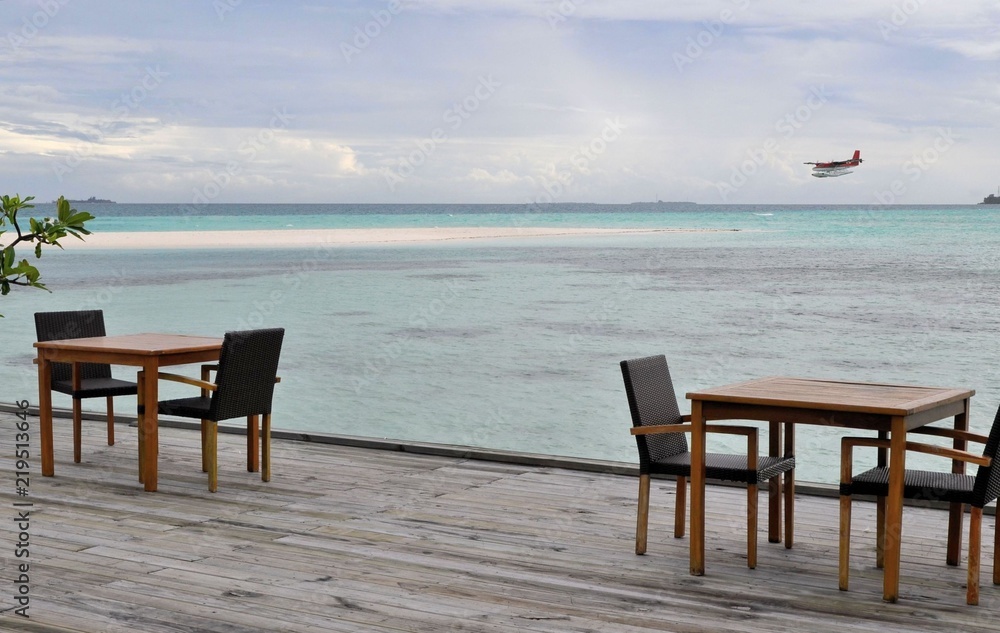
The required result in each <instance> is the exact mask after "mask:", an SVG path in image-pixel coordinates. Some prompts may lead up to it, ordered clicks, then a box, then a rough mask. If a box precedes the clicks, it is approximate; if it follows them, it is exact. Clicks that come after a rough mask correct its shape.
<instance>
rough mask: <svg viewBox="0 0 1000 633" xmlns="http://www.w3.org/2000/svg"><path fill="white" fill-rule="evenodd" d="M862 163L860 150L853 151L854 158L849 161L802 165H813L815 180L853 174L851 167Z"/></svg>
mask: <svg viewBox="0 0 1000 633" xmlns="http://www.w3.org/2000/svg"><path fill="white" fill-rule="evenodd" d="M862 162H864V161H862V160H861V150H860V149H856V150H854V156H853V157H852V158H851V159H850V160H834V161H830V162H828V163H803V164H804V165H815V167H813V173H812V175H813V176H815V177H816V178H836V177H837V176H846V175H847V174H850V173H853V172H852V171H851V167H857V166H858V165H860V164H861V163H862Z"/></svg>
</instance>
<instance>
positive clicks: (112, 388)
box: [35, 310, 138, 463]
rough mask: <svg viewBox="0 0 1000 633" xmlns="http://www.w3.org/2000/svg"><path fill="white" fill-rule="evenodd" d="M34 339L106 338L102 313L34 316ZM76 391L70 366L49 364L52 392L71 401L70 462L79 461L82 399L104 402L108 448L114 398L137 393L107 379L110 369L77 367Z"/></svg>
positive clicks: (133, 385) (98, 365) (130, 385)
mask: <svg viewBox="0 0 1000 633" xmlns="http://www.w3.org/2000/svg"><path fill="white" fill-rule="evenodd" d="M35 335H36V338H37V339H38V340H39V341H40V342H41V341H59V340H64V339H73V338H89V337H91V336H106V332H105V330H104V312H103V311H101V310H77V311H67V312H36V313H35ZM79 367H80V368H79V373H80V388H79V389H74V388H73V365H72V364H70V363H52V389H53V390H54V391H58V392H60V393H65V394H69V395H70V396H71V397H72V398H73V461H74V462H77V463H79V461H80V444H81V441H82V429H81V427H82V426H83V425H82V422H81V421H82V418H83V406H82V402H81V400H83V399H84V398H107V400H108V446H114V443H115V409H114V403H113V399H114V397H115V396H134V395H136V392H137V391H138V388H137V385H136V383H134V382H129V381H127V380H118V379H116V378H112V377H111V365H107V364H103V363H80V365H79Z"/></svg>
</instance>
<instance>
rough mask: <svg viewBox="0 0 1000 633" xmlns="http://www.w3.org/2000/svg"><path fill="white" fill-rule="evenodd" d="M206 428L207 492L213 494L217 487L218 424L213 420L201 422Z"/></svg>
mask: <svg viewBox="0 0 1000 633" xmlns="http://www.w3.org/2000/svg"><path fill="white" fill-rule="evenodd" d="M202 424H203V425H204V426H206V427H207V432H206V442H205V444H206V446H205V449H206V450H205V454H206V455H207V456H208V491H209V492H215V491H216V489H217V488H218V487H219V454H218V448H219V446H218V439H219V424H218V422H215V421H213V420H202Z"/></svg>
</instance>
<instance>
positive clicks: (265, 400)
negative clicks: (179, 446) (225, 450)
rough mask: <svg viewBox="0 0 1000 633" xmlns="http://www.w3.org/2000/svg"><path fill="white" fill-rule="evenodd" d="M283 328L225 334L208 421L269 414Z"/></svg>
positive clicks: (283, 332) (283, 334)
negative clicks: (216, 386)
mask: <svg viewBox="0 0 1000 633" xmlns="http://www.w3.org/2000/svg"><path fill="white" fill-rule="evenodd" d="M284 336H285V330H284V329H283V328H271V329H263V330H244V331H241V332H226V337H225V339H223V342H222V352H221V354H220V356H219V371H218V373H217V374H216V376H215V384H216V385H218V388H217V389H216V390H215V391H213V392H212V402H211V405H210V407H209V414H208V415H209V418H210V419H212V420H215V421H216V422H218V421H220V420H229V419H231V418H241V417H246V416H249V415H262V414H266V413H271V398H272V396H273V395H274V381H275V379H276V378H277V376H278V356H280V354H281V341H282V339H283V338H284Z"/></svg>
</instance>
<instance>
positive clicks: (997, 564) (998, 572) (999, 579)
mask: <svg viewBox="0 0 1000 633" xmlns="http://www.w3.org/2000/svg"><path fill="white" fill-rule="evenodd" d="M993 584H994V585H1000V510H998V511H997V513H996V515H994V517H993Z"/></svg>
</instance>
